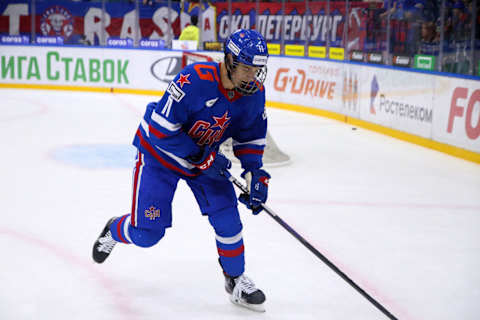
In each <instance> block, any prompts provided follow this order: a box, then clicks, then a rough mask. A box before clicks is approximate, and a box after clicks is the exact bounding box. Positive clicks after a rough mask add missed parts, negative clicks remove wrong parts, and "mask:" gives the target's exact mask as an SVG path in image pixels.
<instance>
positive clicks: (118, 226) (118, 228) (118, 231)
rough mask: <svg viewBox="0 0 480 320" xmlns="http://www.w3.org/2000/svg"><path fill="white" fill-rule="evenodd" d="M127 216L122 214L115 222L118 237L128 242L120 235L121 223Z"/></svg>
mask: <svg viewBox="0 0 480 320" xmlns="http://www.w3.org/2000/svg"><path fill="white" fill-rule="evenodd" d="M126 217H127V216H126V215H125V216H123V217H122V219H120V221H119V222H118V223H117V235H118V238H119V239H120V240H121V241H122V242H123V243H128V242H127V241H126V240H125V239H124V238H123V237H122V224H123V221H125V218H126Z"/></svg>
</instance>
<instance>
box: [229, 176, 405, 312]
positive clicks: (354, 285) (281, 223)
mask: <svg viewBox="0 0 480 320" xmlns="http://www.w3.org/2000/svg"><path fill="white" fill-rule="evenodd" d="M229 180H230V181H231V182H232V183H233V184H234V185H235V186H237V187H238V188H239V189H240V190H241V191H242V192H243V193H247V194H248V193H249V192H248V189H247V188H246V187H245V186H244V185H243V184H242V183H241V182H239V181H238V180H237V179H235V178H234V177H233V176H230V177H229ZM262 207H263V209H264V210H265V212H267V213H268V215H269V216H270V217H272V218H273V219H274V220H275V221H276V222H278V224H280V225H281V226H282V227H283V228H284V229H285V230H287V231H288V232H289V233H290V234H291V235H292V236H294V237H295V238H296V239H297V240H298V241H300V242H301V243H302V244H303V245H304V246H305V247H306V248H307V249H308V250H310V252H312V253H313V254H314V255H315V256H316V257H317V258H319V259H320V260H322V262H323V263H325V264H326V265H327V266H328V267H329V268H330V269H332V270H333V271H334V272H335V273H336V274H338V275H339V276H340V277H341V278H342V279H343V280H345V281H346V282H347V283H348V284H349V285H350V286H352V287H353V288H354V289H355V290H357V292H358V293H360V294H361V295H362V296H363V297H364V298H366V299H367V300H368V301H370V303H372V304H373V305H374V306H375V307H376V308H377V309H378V310H380V311H381V312H382V313H383V314H384V315H386V316H387V317H388V318H389V319H391V320H398V318H396V317H395V316H394V315H393V314H392V313H391V312H390V311H388V310H387V309H386V308H385V307H384V306H382V305H381V304H380V303H379V302H378V301H377V300H375V299H374V298H373V297H372V296H370V295H369V294H368V293H367V292H366V291H365V290H363V289H362V288H361V287H360V286H359V285H357V284H356V283H355V282H354V281H353V280H352V279H350V278H349V277H348V276H347V275H346V274H345V273H344V272H343V271H342V270H340V269H339V268H338V267H337V266H336V265H335V264H333V263H332V262H331V261H330V260H328V258H327V257H325V256H324V255H323V254H322V253H321V252H320V251H318V250H317V249H315V247H314V246H312V245H311V244H310V243H309V242H308V241H307V240H305V238H303V237H302V236H301V235H300V234H299V233H298V232H296V231H295V230H294V229H293V228H292V227H290V226H289V225H288V224H287V223H286V222H285V221H283V219H282V218H280V217H279V216H278V215H277V214H275V212H274V211H273V210H272V209H270V208H269V207H268V206H267V205H265V204H262Z"/></svg>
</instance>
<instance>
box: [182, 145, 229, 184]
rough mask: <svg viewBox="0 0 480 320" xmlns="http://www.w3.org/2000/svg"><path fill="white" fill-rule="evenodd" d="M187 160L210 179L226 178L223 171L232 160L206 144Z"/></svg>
mask: <svg viewBox="0 0 480 320" xmlns="http://www.w3.org/2000/svg"><path fill="white" fill-rule="evenodd" d="M187 160H188V161H189V162H190V163H191V164H192V165H193V166H195V167H197V168H198V169H200V170H201V171H202V172H203V173H204V174H206V175H207V176H209V177H210V178H212V179H216V180H223V179H227V176H226V175H225V171H227V170H228V169H230V168H231V167H232V162H231V161H230V160H228V159H227V157H225V156H224V155H223V154H221V153H220V152H217V151H215V149H213V148H211V147H209V146H206V147H205V148H204V149H203V150H202V151H201V152H200V153H198V154H196V155H194V156H190V157H188V158H187Z"/></svg>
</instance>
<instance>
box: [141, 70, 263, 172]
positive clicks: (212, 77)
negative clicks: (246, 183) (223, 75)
mask: <svg viewBox="0 0 480 320" xmlns="http://www.w3.org/2000/svg"><path fill="white" fill-rule="evenodd" d="M266 132H267V116H266V112H265V90H264V88H263V87H262V88H261V89H260V90H258V91H257V92H256V93H254V94H253V95H251V96H242V95H241V94H239V93H237V92H236V91H234V90H227V89H225V88H224V87H223V85H222V83H221V80H220V64H218V63H216V62H199V63H194V64H191V65H188V66H187V67H185V68H184V69H183V70H182V71H181V72H180V73H179V74H178V75H177V76H176V77H175V78H174V80H173V81H172V82H170V84H169V85H168V88H167V90H166V92H165V94H164V95H163V97H162V99H160V101H158V102H152V103H150V104H148V105H147V110H146V112H145V115H144V117H143V119H142V121H141V123H140V126H139V128H138V130H137V133H136V135H135V139H134V141H133V144H134V145H135V146H136V147H137V148H138V149H139V150H140V151H141V152H143V153H149V154H151V155H152V156H154V157H155V158H156V159H157V160H158V162H159V163H160V164H161V165H163V166H165V167H166V168H168V169H170V170H173V171H175V172H177V173H178V174H180V175H183V176H188V177H193V176H196V175H198V174H200V171H199V169H197V168H195V167H194V166H193V165H191V164H190V163H189V162H188V161H187V160H186V159H187V157H189V156H192V155H195V154H198V153H199V152H200V151H201V148H202V147H204V146H205V145H209V146H211V147H214V148H215V149H216V150H218V148H219V146H220V144H221V143H222V142H224V141H225V140H226V139H228V138H230V137H232V138H233V151H234V154H235V156H236V157H237V158H239V159H240V162H241V164H242V167H243V168H244V169H247V170H248V169H256V168H260V167H261V166H262V156H263V150H264V148H265V142H266V141H265V136H266Z"/></svg>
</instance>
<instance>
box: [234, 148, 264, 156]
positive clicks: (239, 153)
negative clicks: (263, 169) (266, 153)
mask: <svg viewBox="0 0 480 320" xmlns="http://www.w3.org/2000/svg"><path fill="white" fill-rule="evenodd" d="M233 154H235V156H237V157H238V156H242V155H244V154H259V155H263V150H257V149H240V150H235V151H234V152H233Z"/></svg>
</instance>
